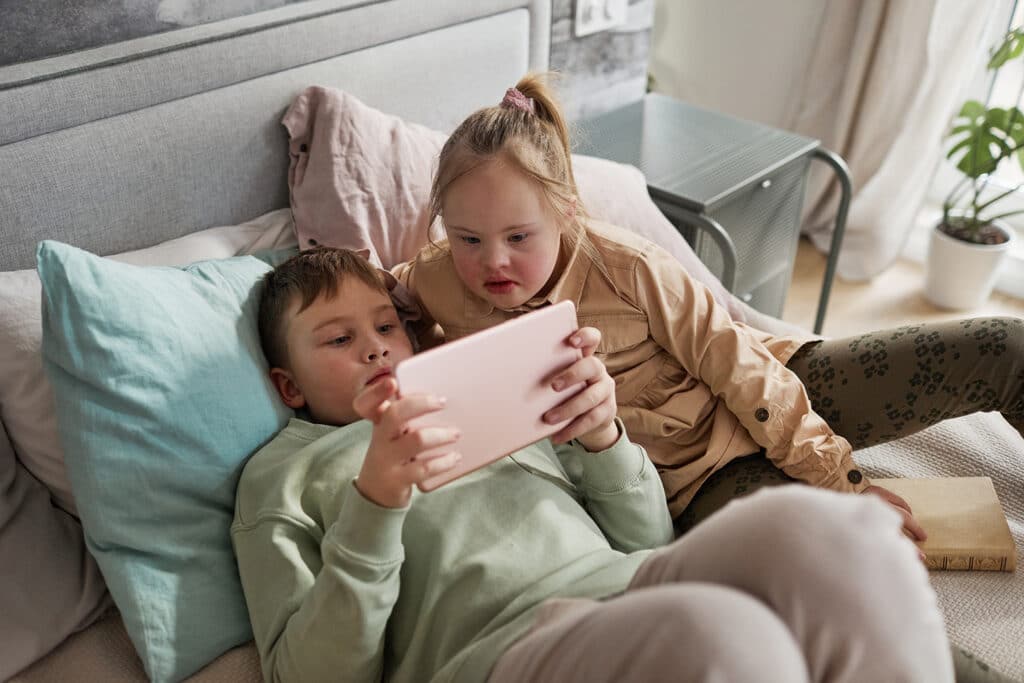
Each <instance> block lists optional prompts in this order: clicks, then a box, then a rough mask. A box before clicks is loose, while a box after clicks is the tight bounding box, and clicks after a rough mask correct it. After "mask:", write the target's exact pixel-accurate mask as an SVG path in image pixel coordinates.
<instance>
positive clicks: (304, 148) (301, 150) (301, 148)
mask: <svg viewBox="0 0 1024 683" xmlns="http://www.w3.org/2000/svg"><path fill="white" fill-rule="evenodd" d="M308 149H309V147H306V145H305V144H302V145H299V151H300V152H305V151H307V150H308Z"/></svg>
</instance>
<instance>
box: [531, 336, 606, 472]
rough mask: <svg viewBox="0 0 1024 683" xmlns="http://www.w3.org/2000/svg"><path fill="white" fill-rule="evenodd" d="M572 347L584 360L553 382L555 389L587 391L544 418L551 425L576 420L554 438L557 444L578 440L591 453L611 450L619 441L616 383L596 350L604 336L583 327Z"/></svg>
mask: <svg viewBox="0 0 1024 683" xmlns="http://www.w3.org/2000/svg"><path fill="white" fill-rule="evenodd" d="M568 342H569V344H571V345H572V346H575V347H577V348H578V349H580V350H581V351H582V352H583V357H582V358H580V359H579V360H578V361H576V362H575V363H573V364H572V365H571V366H569V367H568V368H566V369H565V370H563V371H562V372H560V373H559V374H557V375H555V377H554V378H552V382H551V386H552V388H554V389H555V391H561V390H562V389H565V388H567V387H571V386H573V385H575V384H578V383H580V382H585V383H586V385H587V386H586V388H584V389H583V391H581V392H580V393H578V394H576V395H575V396H573V397H572V398H570V399H567V400H566V401H563V402H562V403H560V404H559V405H557V406H555V407H554V408H552V409H551V410H549V411H548V412H547V413H545V414H544V421H545V422H547V423H548V424H553V423H556V422H561V421H562V420H567V419H572V422H570V423H569V424H567V425H566V426H565V427H563V428H562V429H561V430H560V431H559V432H558V433H556V434H555V435H554V436H552V437H551V441H552V442H553V443H562V442H566V441H570V440H572V439H577V440H579V442H580V443H581V444H583V447H584V448H586V449H587V450H588V451H591V452H596V451H603V450H604V449H606V448H610V447H611V446H612V445H613V444H614V443H615V442H616V441H618V440H619V429H618V427H617V426H616V425H615V413H616V405H615V380H613V379H612V378H611V375H609V374H608V369H607V368H605V366H604V363H602V362H601V361H600V360H599V359H598V358H597V357H596V356H594V350H595V349H597V345H598V344H600V343H601V332H600V331H599V330H598V329H597V328H594V327H581V328H580V329H578V330H576V331H575V332H574V333H573V334H572V335H570V337H569V340H568Z"/></svg>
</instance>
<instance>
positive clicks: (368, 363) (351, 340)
mask: <svg viewBox="0 0 1024 683" xmlns="http://www.w3.org/2000/svg"><path fill="white" fill-rule="evenodd" d="M299 303H300V302H299V301H295V302H293V304H292V307H291V308H290V311H289V315H288V316H287V318H286V320H288V322H287V325H288V327H287V331H286V334H285V339H286V342H287V348H288V364H289V366H290V367H289V368H287V369H285V368H273V369H271V371H270V374H271V378H272V379H273V381H274V384H275V386H277V390H278V393H280V394H281V398H282V399H283V400H284V402H285V403H286V404H287V405H288V406H290V407H292V408H301V407H303V406H305V407H306V408H307V409H308V410H309V412H310V415H311V416H312V418H313V419H314V420H315V421H316V422H320V423H323V424H332V425H344V424H349V423H352V422H356V421H357V420H359V419H360V418H359V416H358V415H356V413H355V411H354V410H353V409H352V400H353V399H354V398H355V397H356V395H357V394H358V393H359V392H360V391H362V390H363V388H364V387H366V386H368V385H369V384H372V383H374V382H377V381H380V380H381V379H384V378H386V377H390V376H391V375H392V373H393V371H394V366H395V365H397V364H398V363H399V361H402V360H404V359H406V358H409V357H410V356H412V354H413V351H412V344H411V343H410V341H409V338H408V337H407V336H406V334H405V330H404V329H403V328H402V324H401V323H400V322H399V320H398V313H397V312H396V311H395V307H394V305H393V304H392V303H391V299H390V297H388V296H387V295H386V294H384V293H383V292H381V291H379V290H377V289H374V288H372V287H370V286H368V285H366V284H364V283H363V282H362V281H361V280H359V279H358V278H356V277H347V278H345V279H344V280H343V281H342V282H341V283H340V284H339V287H338V293H337V295H336V296H335V297H334V298H332V299H328V298H326V297H325V296H320V297H318V298H317V299H316V301H314V302H313V303H312V304H311V305H310V306H309V307H308V308H307V309H306V310H304V311H302V312H301V313H296V311H298V308H299Z"/></svg>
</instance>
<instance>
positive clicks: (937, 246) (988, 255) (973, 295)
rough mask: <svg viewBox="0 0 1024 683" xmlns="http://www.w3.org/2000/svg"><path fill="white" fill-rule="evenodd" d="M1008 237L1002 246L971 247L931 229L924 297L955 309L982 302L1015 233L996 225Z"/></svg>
mask: <svg viewBox="0 0 1024 683" xmlns="http://www.w3.org/2000/svg"><path fill="white" fill-rule="evenodd" d="M995 225H996V227H998V228H999V229H1000V230H1002V231H1003V232H1004V233H1006V235H1007V236H1008V237H1009V240H1008V241H1006V242H1003V243H1002V244H974V243H972V242H964V241H963V240H958V239H956V238H955V237H950V236H949V235H947V234H946V233H944V232H942V231H941V230H939V227H938V226H935V227H934V228H932V238H931V242H930V243H929V246H928V260H927V276H926V278H925V288H924V293H925V296H926V297H928V300H929V301H931V302H932V303H933V304H935V305H936V306H941V307H942V308H950V309H955V310H966V309H971V308H977V307H978V306H981V305H982V304H983V303H985V300H986V299H988V297H989V295H990V294H991V293H992V287H993V286H994V285H995V283H996V277H997V276H998V275H999V268H1000V266H1001V265H1002V263H1003V260H1004V258H1005V257H1006V254H1007V253H1008V252H1009V251H1010V249H1011V248H1012V246H1013V243H1014V240H1015V236H1014V231H1013V230H1012V229H1010V228H1009V227H1008V226H1006V224H1004V223H999V222H998V221H997V222H996V223H995Z"/></svg>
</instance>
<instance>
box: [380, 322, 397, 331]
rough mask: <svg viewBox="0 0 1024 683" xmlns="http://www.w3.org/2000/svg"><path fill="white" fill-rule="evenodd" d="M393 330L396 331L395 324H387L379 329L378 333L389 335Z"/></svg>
mask: <svg viewBox="0 0 1024 683" xmlns="http://www.w3.org/2000/svg"><path fill="white" fill-rule="evenodd" d="M393 329H395V326H394V324H392V323H385V324H383V325H381V326H380V327H378V328H377V331H378V332H380V333H381V334H387V333H388V332H391V331H392V330H393Z"/></svg>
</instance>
